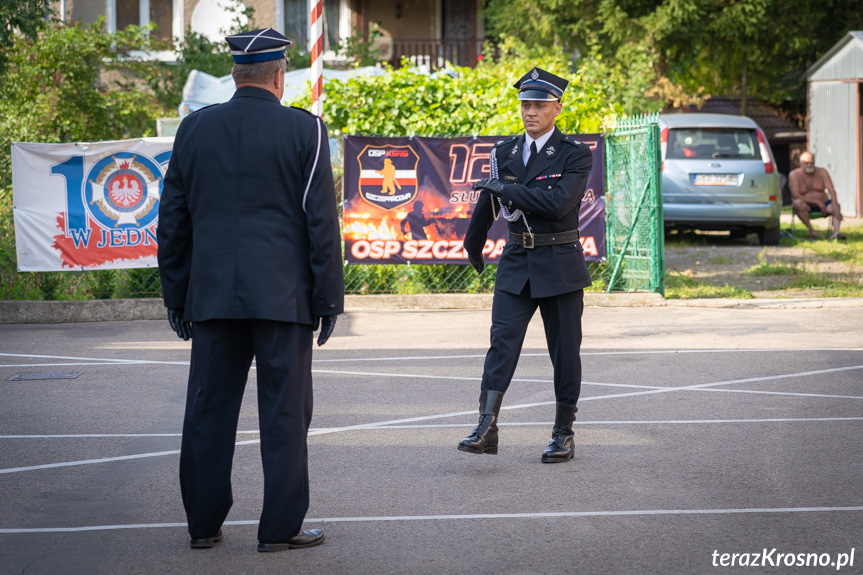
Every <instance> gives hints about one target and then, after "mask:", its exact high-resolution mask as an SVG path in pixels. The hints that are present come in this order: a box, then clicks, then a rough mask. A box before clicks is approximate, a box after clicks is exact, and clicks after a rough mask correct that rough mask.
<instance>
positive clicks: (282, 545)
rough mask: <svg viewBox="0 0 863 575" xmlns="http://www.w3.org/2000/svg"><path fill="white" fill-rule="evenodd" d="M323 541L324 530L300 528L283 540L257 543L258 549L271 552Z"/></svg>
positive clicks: (298, 547)
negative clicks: (297, 531)
mask: <svg viewBox="0 0 863 575" xmlns="http://www.w3.org/2000/svg"><path fill="white" fill-rule="evenodd" d="M323 542H324V532H323V531H321V530H320V529H301V530H300V532H299V533H297V534H296V535H294V536H293V537H291V538H290V539H286V540H285V541H275V542H273V543H266V542H264V541H261V542H259V543H258V551H260V552H261V553H271V552H273V551H287V550H288V549H302V548H303V547H314V546H315V545H320V544H321V543H323Z"/></svg>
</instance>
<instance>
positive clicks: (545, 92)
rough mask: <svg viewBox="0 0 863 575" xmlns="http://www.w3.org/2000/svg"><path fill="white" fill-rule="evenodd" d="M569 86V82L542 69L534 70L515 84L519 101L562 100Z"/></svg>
mask: <svg viewBox="0 0 863 575" xmlns="http://www.w3.org/2000/svg"><path fill="white" fill-rule="evenodd" d="M568 85H569V81H568V80H564V79H563V78H561V77H560V76H555V75H554V74H552V73H551V72H546V71H545V70H543V69H542V68H534V69H533V70H531V71H530V72H528V73H527V74H525V75H524V76H522V77H521V78H520V79H519V81H518V82H516V83H515V84H514V86H515V87H516V88H518V99H519V100H560V99H561V98H562V97H563V91H564V90H566V87H567V86H568Z"/></svg>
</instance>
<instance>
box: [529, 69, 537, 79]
mask: <svg viewBox="0 0 863 575" xmlns="http://www.w3.org/2000/svg"><path fill="white" fill-rule="evenodd" d="M530 77H531V78H533V79H534V80H538V79H539V72H537V71H536V68H534V69H533V72H531V73H530Z"/></svg>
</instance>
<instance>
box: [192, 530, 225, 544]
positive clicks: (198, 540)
mask: <svg viewBox="0 0 863 575" xmlns="http://www.w3.org/2000/svg"><path fill="white" fill-rule="evenodd" d="M221 540H222V530H221V529H219V532H218V533H216V534H215V535H214V536H213V537H192V540H191V541H190V542H189V547H191V548H192V549H209V548H210V547H212V546H213V545H215V544H216V543H218V542H219V541H221Z"/></svg>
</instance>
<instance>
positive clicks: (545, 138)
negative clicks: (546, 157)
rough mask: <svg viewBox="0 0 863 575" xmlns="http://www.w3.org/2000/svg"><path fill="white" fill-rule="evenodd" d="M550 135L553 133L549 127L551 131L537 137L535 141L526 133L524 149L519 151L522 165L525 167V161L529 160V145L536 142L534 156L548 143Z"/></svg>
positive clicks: (552, 129) (552, 128)
mask: <svg viewBox="0 0 863 575" xmlns="http://www.w3.org/2000/svg"><path fill="white" fill-rule="evenodd" d="M552 133H554V126H552V127H551V130H549V131H548V132H546V133H545V134H543V135H542V136H540V137H538V138H537V139H536V140H534V139H533V138H531V137H530V136H529V135H528V133H527V132H525V134H524V149H523V150H522V151H521V158H522V160H524V165H525V166H526V165H527V160H528V159H529V158H530V145H531V144H532V143H533V142H536V155H537V156H538V155H539V153H540V152H541V151H542V148H543V146H545V144H546V143H547V142H548V139H549V138H551V135H552Z"/></svg>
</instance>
